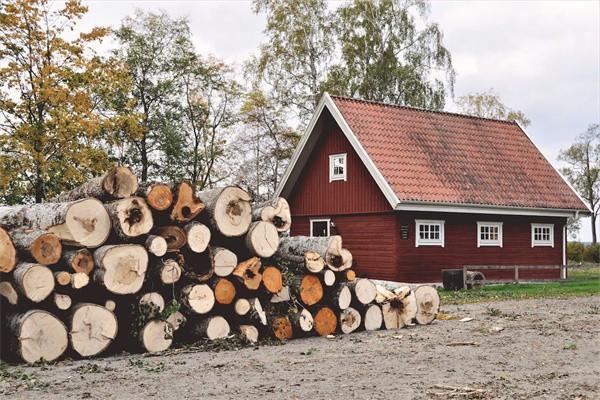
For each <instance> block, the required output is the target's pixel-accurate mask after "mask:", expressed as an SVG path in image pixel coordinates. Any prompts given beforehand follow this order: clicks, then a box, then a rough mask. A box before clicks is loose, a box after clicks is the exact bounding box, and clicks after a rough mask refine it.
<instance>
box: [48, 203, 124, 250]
mask: <svg viewBox="0 0 600 400" xmlns="http://www.w3.org/2000/svg"><path fill="white" fill-rule="evenodd" d="M111 226H112V225H111V221H110V217H109V215H108V213H107V212H106V210H105V209H104V205H103V204H102V203H101V202H100V201H99V200H96V199H91V198H88V199H83V200H78V201H75V202H73V203H70V206H69V208H68V210H67V212H66V216H65V222H64V224H60V225H55V226H51V227H49V228H48V231H49V232H52V233H55V234H56V235H58V237H60V239H61V241H63V242H65V243H67V244H71V245H78V246H84V247H97V246H100V245H102V244H103V243H104V242H105V241H106V239H107V238H108V235H109V233H110V229H111Z"/></svg>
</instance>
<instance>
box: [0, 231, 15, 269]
mask: <svg viewBox="0 0 600 400" xmlns="http://www.w3.org/2000/svg"><path fill="white" fill-rule="evenodd" d="M15 265H17V249H16V248H15V246H14V244H13V242H12V239H11V238H10V235H9V234H8V231H6V230H5V229H4V228H2V227H0V272H10V271H12V270H13V269H14V268H15Z"/></svg>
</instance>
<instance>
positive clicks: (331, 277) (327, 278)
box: [319, 268, 336, 287]
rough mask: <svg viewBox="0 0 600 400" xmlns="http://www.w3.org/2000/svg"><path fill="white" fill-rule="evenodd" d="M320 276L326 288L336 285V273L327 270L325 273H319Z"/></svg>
mask: <svg viewBox="0 0 600 400" xmlns="http://www.w3.org/2000/svg"><path fill="white" fill-rule="evenodd" d="M319 276H320V277H321V280H322V281H323V284H324V285H325V286H327V287H332V286H333V285H335V281H336V277H335V272H333V271H332V270H330V269H329V268H326V269H324V270H323V271H321V272H319Z"/></svg>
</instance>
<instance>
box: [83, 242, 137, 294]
mask: <svg viewBox="0 0 600 400" xmlns="http://www.w3.org/2000/svg"><path fill="white" fill-rule="evenodd" d="M94 261H95V263H96V271H95V273H94V281H95V282H97V283H100V284H101V285H103V286H104V287H105V288H106V289H107V290H108V291H109V292H111V293H114V294H133V293H137V292H138V291H139V290H140V289H141V288H142V284H143V283H144V278H145V276H146V270H147V268H148V253H147V252H146V249H144V247H143V246H140V245H136V244H121V245H106V246H102V247H100V248H99V249H97V250H96V251H95V252H94Z"/></svg>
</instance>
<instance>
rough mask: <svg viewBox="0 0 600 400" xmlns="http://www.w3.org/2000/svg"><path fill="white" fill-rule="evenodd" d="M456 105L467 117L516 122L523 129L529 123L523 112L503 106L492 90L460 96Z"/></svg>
mask: <svg viewBox="0 0 600 400" xmlns="http://www.w3.org/2000/svg"><path fill="white" fill-rule="evenodd" d="M456 104H457V105H458V107H459V109H460V110H461V111H462V112H463V113H465V114H468V115H473V116H476V117H482V118H493V119H503V120H507V121H516V122H518V123H519V124H521V125H522V126H523V127H527V126H529V124H530V123H531V121H530V120H529V118H527V117H526V116H525V113H523V111H519V110H513V109H511V108H509V107H507V106H506V105H504V103H503V102H502V100H501V99H500V96H498V95H497V94H496V93H494V91H493V89H490V90H488V91H487V92H480V93H470V94H467V95H465V96H461V97H459V98H458V99H457V101H456Z"/></svg>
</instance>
